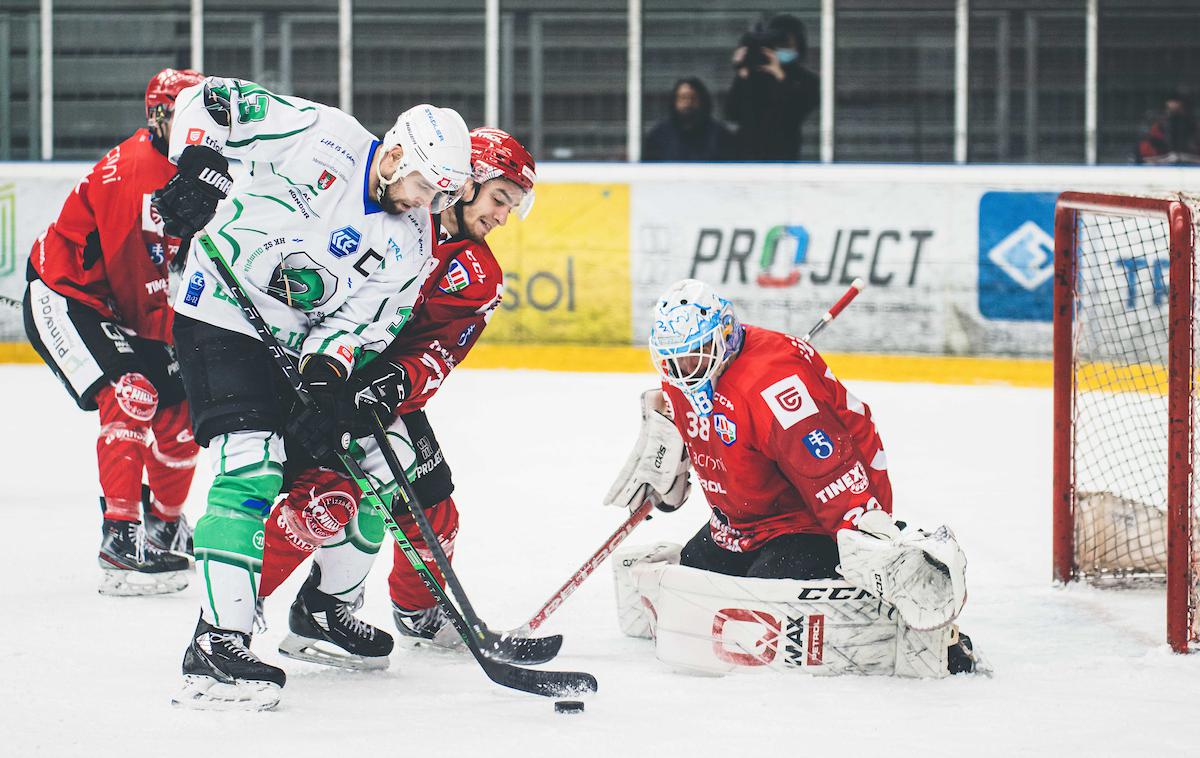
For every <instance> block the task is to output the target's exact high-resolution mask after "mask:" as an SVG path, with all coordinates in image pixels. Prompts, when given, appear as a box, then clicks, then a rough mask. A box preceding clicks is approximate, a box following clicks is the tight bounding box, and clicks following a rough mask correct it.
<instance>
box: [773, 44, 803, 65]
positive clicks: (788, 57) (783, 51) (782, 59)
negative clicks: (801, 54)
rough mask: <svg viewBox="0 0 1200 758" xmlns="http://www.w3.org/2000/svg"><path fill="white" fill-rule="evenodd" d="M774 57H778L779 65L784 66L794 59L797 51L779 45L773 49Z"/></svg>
mask: <svg viewBox="0 0 1200 758" xmlns="http://www.w3.org/2000/svg"><path fill="white" fill-rule="evenodd" d="M775 57H776V58H778V59H779V65H781V66H786V65H787V64H789V63H791V62H792V61H794V60H796V58H797V57H798V53H797V52H796V51H795V50H793V49H792V48H790V47H781V48H779V49H778V50H776V51H775Z"/></svg>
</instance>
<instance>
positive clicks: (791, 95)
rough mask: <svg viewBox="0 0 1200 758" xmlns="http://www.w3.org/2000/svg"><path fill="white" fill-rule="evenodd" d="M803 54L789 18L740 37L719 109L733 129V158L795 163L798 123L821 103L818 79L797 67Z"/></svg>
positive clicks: (796, 25)
mask: <svg viewBox="0 0 1200 758" xmlns="http://www.w3.org/2000/svg"><path fill="white" fill-rule="evenodd" d="M807 51H808V40H807V35H806V34H805V30H804V23H803V22H802V21H800V19H798V18H796V17H795V16H792V15H789V14H782V15H779V16H775V17H774V18H772V19H771V20H770V21H768V22H767V23H766V24H765V25H762V24H760V25H757V26H755V27H754V28H753V29H752V30H750V31H749V32H746V34H744V35H742V38H741V40H740V42H739V44H738V48H737V49H736V50H734V51H733V68H734V71H735V72H736V76H735V77H734V80H733V86H732V87H731V88H730V90H729V99H728V101H727V102H726V106H725V109H726V115H727V116H728V119H729V121H731V122H732V123H734V124H735V125H737V138H736V152H737V157H738V159H740V160H745V161H794V160H799V158H800V145H801V139H800V124H801V123H802V122H803V121H804V119H805V118H807V117H808V115H809V114H810V113H812V112H813V111H814V110H816V108H817V105H818V104H819V103H820V99H821V84H820V79H819V77H818V76H817V75H816V74H814V73H813V72H812V71H809V70H808V69H807V68H805V67H804V64H803V61H804V56H805V53H807Z"/></svg>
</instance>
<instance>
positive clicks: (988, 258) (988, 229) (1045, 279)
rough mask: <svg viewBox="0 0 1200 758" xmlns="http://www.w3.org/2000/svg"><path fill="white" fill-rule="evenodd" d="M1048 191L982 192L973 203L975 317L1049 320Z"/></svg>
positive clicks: (1050, 203) (1050, 251) (1051, 257)
mask: <svg viewBox="0 0 1200 758" xmlns="http://www.w3.org/2000/svg"><path fill="white" fill-rule="evenodd" d="M1057 197H1058V195H1057V194H1055V193H1053V192H987V193H985V194H984V195H983V197H981V198H980V199H979V312H980V314H981V315H982V316H983V317H984V318H987V319H994V320H1004V321H1050V319H1051V318H1052V316H1053V311H1054V236H1053V234H1052V230H1053V229H1054V202H1055V200H1056V199H1057Z"/></svg>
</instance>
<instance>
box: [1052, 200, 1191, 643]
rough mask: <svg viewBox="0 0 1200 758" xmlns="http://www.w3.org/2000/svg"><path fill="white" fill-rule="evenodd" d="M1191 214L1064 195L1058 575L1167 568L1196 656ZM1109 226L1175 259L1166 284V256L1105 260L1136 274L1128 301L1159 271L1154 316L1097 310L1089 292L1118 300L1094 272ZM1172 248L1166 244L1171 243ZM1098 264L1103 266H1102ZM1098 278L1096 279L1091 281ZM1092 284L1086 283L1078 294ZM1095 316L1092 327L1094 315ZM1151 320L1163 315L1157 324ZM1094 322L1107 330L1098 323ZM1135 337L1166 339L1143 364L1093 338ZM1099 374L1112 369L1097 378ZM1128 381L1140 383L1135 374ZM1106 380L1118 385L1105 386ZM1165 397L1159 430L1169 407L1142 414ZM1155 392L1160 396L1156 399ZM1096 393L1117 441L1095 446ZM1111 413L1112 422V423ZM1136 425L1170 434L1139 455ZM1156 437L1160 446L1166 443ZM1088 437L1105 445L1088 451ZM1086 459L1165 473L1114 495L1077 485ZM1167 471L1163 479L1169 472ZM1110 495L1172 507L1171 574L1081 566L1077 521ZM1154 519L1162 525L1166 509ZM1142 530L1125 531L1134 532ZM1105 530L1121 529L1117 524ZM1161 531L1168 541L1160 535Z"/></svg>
mask: <svg viewBox="0 0 1200 758" xmlns="http://www.w3.org/2000/svg"><path fill="white" fill-rule="evenodd" d="M1193 221H1194V219H1193V212H1192V206H1191V205H1190V204H1189V201H1188V200H1187V199H1186V198H1184V197H1182V196H1175V197H1171V198H1149V197H1126V196H1121V195H1106V194H1090V193H1079V192H1066V193H1063V194H1062V195H1060V196H1059V199H1058V204H1057V207H1056V209H1055V217H1054V256H1055V271H1054V277H1055V283H1054V476H1053V493H1054V494H1053V497H1054V531H1053V552H1054V556H1053V565H1054V579H1055V580H1056V581H1058V582H1069V581H1074V580H1077V579H1082V578H1089V579H1092V578H1096V577H1097V576H1098V575H1102V574H1108V575H1110V576H1111V575H1113V574H1119V575H1124V576H1138V575H1149V574H1157V575H1159V576H1162V575H1163V574H1165V578H1166V584H1167V641H1168V643H1169V644H1170V645H1171V648H1172V649H1173V650H1175V651H1176V652H1187V651H1188V648H1189V642H1190V641H1195V640H1196V639H1197V624H1196V617H1197V573H1198V572H1197V567H1196V558H1197V552H1198V551H1197V549H1196V547H1195V546H1194V543H1193V539H1194V536H1195V535H1193V531H1194V519H1195V515H1194V514H1195V512H1196V510H1195V501H1194V497H1195V494H1196V492H1195V487H1194V482H1193V477H1192V472H1193V467H1194V453H1195V448H1196V445H1195V444H1194V430H1193V421H1194V416H1195V415H1196V411H1195V407H1196V392H1195V390H1196V381H1195V371H1196V358H1195V342H1196V340H1195V327H1196V318H1195V313H1194V308H1195V305H1194V298H1193V295H1194V291H1195V289H1196V261H1195V254H1194V253H1195V239H1196V233H1195V227H1194V224H1193ZM1104 229H1117V231H1115V232H1111V233H1110V235H1109V237H1108V240H1107V241H1108V243H1109V244H1112V245H1120V244H1126V245H1128V246H1129V247H1130V248H1133V249H1140V250H1144V249H1147V248H1151V247H1153V248H1155V249H1156V250H1157V255H1159V256H1163V255H1165V256H1168V257H1169V263H1168V266H1169V274H1168V275H1169V283H1168V282H1164V281H1163V280H1162V273H1163V272H1162V271H1161V268H1162V265H1161V258H1158V259H1156V260H1154V261H1152V266H1153V267H1155V270H1153V271H1148V272H1147V271H1145V269H1146V268H1147V266H1148V265H1151V264H1147V262H1146V260H1144V259H1141V260H1137V259H1135V257H1130V258H1124V259H1122V258H1118V259H1115V260H1112V259H1110V261H1109V262H1108V268H1109V269H1114V268H1118V266H1115V265H1114V264H1117V263H1119V264H1121V266H1120V267H1122V268H1124V269H1125V271H1124V272H1121V273H1118V274H1117V275H1116V277H1115V278H1116V279H1117V280H1118V282H1119V278H1120V276H1121V275H1125V276H1127V278H1128V288H1129V295H1128V297H1129V304H1128V306H1127V307H1131V306H1132V305H1133V304H1135V303H1137V295H1136V294H1135V291H1134V288H1135V281H1136V277H1138V276H1142V277H1146V276H1153V277H1155V278H1154V289H1153V299H1154V300H1155V301H1156V305H1157V306H1159V307H1158V315H1157V316H1153V317H1145V316H1144V315H1143V316H1140V317H1139V316H1130V315H1129V311H1126V312H1124V313H1120V312H1116V311H1117V310H1118V309H1117V308H1115V307H1114V306H1113V303H1112V302H1109V303H1106V304H1104V307H1103V308H1101V307H1100V306H1095V307H1096V308H1097V310H1099V311H1101V312H1100V314H1099V315H1092V316H1089V315H1088V313H1087V311H1088V308H1089V300H1093V301H1101V302H1102V301H1103V298H1104V297H1105V296H1107V297H1109V298H1112V297H1114V295H1113V294H1112V292H1113V290H1112V289H1110V290H1108V291H1106V292H1103V293H1101V292H1098V290H1099V288H1100V287H1102V286H1104V285H1103V283H1102V284H1101V285H1095V283H1094V280H1095V279H1096V278H1098V277H1100V276H1105V275H1107V274H1103V273H1101V274H1088V273H1087V272H1086V267H1087V266H1089V265H1096V259H1103V258H1104V256H1105V255H1111V254H1112V252H1113V251H1112V250H1108V251H1101V252H1093V251H1092V248H1093V246H1099V245H1096V244H1095V242H1094V240H1096V241H1100V242H1101V243H1103V237H1102V235H1103V234H1104V233H1105V232H1104V231H1103V230H1104ZM1097 230H1100V231H1097ZM1131 238H1132V239H1131ZM1164 247H1165V248H1166V249H1162V248H1164ZM1096 270H1102V269H1101V267H1100V266H1099V265H1097V268H1096ZM1089 276H1090V277H1091V278H1092V283H1090V284H1089V283H1088V281H1089ZM1115 286H1120V285H1119V284H1118V285H1115ZM1084 289H1088V290H1089V291H1086V292H1085V291H1081V290H1084ZM1164 290H1165V292H1164ZM1160 295H1165V299H1166V301H1167V302H1166V307H1167V312H1166V315H1165V328H1163V327H1164V325H1163V323H1162V322H1163V318H1162V309H1161V304H1160V303H1158V302H1157V301H1158V300H1159V297H1160ZM1089 318H1091V319H1092V322H1093V323H1092V324H1089V323H1088V319H1089ZM1139 318H1140V319H1141V321H1140V322H1139ZM1150 320H1154V321H1155V323H1154V324H1153V325H1149V326H1148V325H1147V324H1148V321H1150ZM1096 322H1099V323H1100V326H1096V325H1095V323H1096ZM1089 330H1090V331H1089ZM1126 336H1128V337H1129V343H1130V344H1134V343H1138V342H1139V340H1140V341H1141V342H1142V343H1145V344H1149V343H1151V342H1154V341H1156V340H1159V339H1160V338H1161V340H1162V341H1165V344H1157V346H1152V347H1151V349H1150V352H1151V353H1153V352H1155V351H1160V352H1159V353H1158V355H1157V357H1154V358H1151V359H1150V360H1142V361H1140V362H1134V363H1129V362H1125V361H1124V356H1122V355H1120V349H1119V346H1118V347H1117V348H1113V349H1112V350H1111V354H1104V351H1103V348H1096V346H1095V345H1093V344H1092V342H1103V341H1104V340H1117V341H1119V340H1121V339H1123V338H1125V337H1126ZM1085 352H1086V357H1082V358H1081V357H1080V355H1081V354H1084V353H1085ZM1097 355H1102V358H1097V357H1096V356H1097ZM1164 364H1165V365H1164ZM1097 367H1099V368H1097ZM1100 374H1106V376H1105V377H1103V378H1097V377H1098V376H1099V375H1100ZM1114 375H1121V376H1124V377H1127V378H1126V379H1125V380H1120V381H1124V382H1125V383H1124V384H1121V383H1120V381H1118V382H1117V383H1114V382H1113V380H1112V376H1114ZM1128 377H1136V379H1134V380H1132V381H1130V380H1129V379H1128ZM1148 377H1149V378H1148ZM1104 382H1109V384H1108V385H1107V386H1100V385H1102V384H1103V383H1104ZM1151 385H1152V386H1151ZM1163 394H1165V395H1166V402H1165V424H1162V425H1161V426H1155V422H1154V419H1153V418H1151V419H1150V421H1149V422H1147V421H1146V418H1145V417H1146V416H1155V417H1156V416H1158V415H1163V414H1159V413H1157V412H1156V413H1153V414H1150V413H1146V414H1139V413H1138V412H1137V411H1138V405H1137V403H1138V402H1144V403H1145V402H1149V403H1153V404H1154V405H1153V407H1154V408H1155V409H1161V407H1162V397H1161V396H1162V395H1163ZM1151 395H1158V397H1157V398H1153V397H1149V396H1151ZM1096 397H1101V401H1100V402H1104V403H1107V406H1106V410H1105V411H1104V412H1105V413H1106V414H1107V416H1106V417H1105V419H1103V420H1102V423H1104V424H1108V425H1109V426H1110V429H1109V430H1108V431H1107V432H1102V433H1101V434H1100V435H1098V436H1100V437H1103V436H1104V434H1105V433H1107V434H1108V435H1110V437H1109V440H1108V441H1107V442H1108V444H1105V443H1099V444H1097V443H1095V442H1090V443H1088V442H1085V441H1084V439H1083V438H1084V435H1086V434H1087V433H1088V431H1089V430H1088V429H1085V428H1084V424H1085V423H1087V424H1092V425H1096V424H1097V423H1101V422H1097V420H1096V416H1097V415H1098V413H1099V412H1098V411H1096V410H1095V409H1091V410H1083V408H1084V406H1085V404H1087V403H1095V404H1096V405H1099V403H1097V402H1096V401H1095V400H1094V399H1095V398H1096ZM1131 398H1132V399H1131ZM1139 398H1140V400H1139ZM1147 407H1149V406H1147ZM1089 413H1090V414H1091V416H1090V417H1089V416H1088V414H1089ZM1108 416H1112V417H1115V418H1112V419H1108ZM1139 416H1141V417H1142V418H1139ZM1085 417H1086V422H1085V420H1084V419H1085ZM1137 424H1141V427H1142V428H1141V429H1138V430H1133V431H1130V432H1129V434H1130V436H1132V437H1136V436H1137V435H1139V434H1140V435H1149V436H1150V437H1161V436H1162V435H1165V436H1166V444H1165V446H1163V448H1162V449H1158V450H1155V451H1153V452H1150V453H1140V452H1139V450H1137V449H1136V445H1135V444H1134V443H1128V444H1126V442H1125V440H1126V436H1125V431H1126V430H1131V429H1132V427H1133V426H1134V425H1137ZM1113 441H1116V442H1115V443H1114V442H1113ZM1158 442H1160V443H1161V439H1160V440H1158ZM1088 444H1091V445H1092V447H1093V448H1094V449H1095V450H1097V451H1099V452H1095V453H1087V452H1081V451H1084V449H1085V448H1086V447H1087V446H1088ZM1164 452H1165V457H1164V455H1163V453H1164ZM1088 455H1093V458H1095V459H1094V460H1088V459H1087V456H1088ZM1139 456H1140V457H1139ZM1117 459H1120V460H1117ZM1089 465H1090V466H1092V467H1093V469H1094V468H1096V467H1097V466H1099V467H1101V468H1103V469H1104V470H1105V471H1108V470H1109V469H1112V470H1116V469H1121V470H1122V471H1124V472H1125V473H1127V474H1128V473H1129V472H1135V473H1134V474H1133V476H1135V477H1136V476H1137V474H1136V472H1139V471H1140V472H1142V473H1144V474H1145V475H1146V477H1147V478H1158V479H1160V480H1161V481H1162V482H1163V485H1162V486H1156V487H1151V488H1150V489H1151V490H1152V492H1151V493H1150V494H1148V495H1147V494H1143V493H1138V494H1136V495H1132V494H1130V492H1129V491H1125V492H1121V491H1120V488H1119V487H1118V488H1116V490H1115V494H1114V493H1113V492H1104V493H1095V492H1085V491H1084V490H1085V489H1086V486H1087V485H1086V483H1081V482H1079V481H1077V477H1083V478H1086V477H1085V476H1084V475H1082V474H1081V471H1082V470H1083V469H1084V468H1086V467H1087V466H1089ZM1164 467H1165V469H1166V471H1165V476H1164V472H1162V471H1161V470H1160V469H1161V468H1164ZM1085 473H1086V472H1085ZM1112 476H1113V477H1114V478H1115V477H1118V476H1119V475H1118V474H1115V473H1114V474H1112ZM1094 478H1098V479H1103V478H1105V475H1104V474H1103V473H1102V474H1101V475H1099V476H1097V477H1094ZM1127 489H1128V488H1127ZM1089 498H1093V499H1090V500H1089ZM1104 499H1107V500H1106V502H1111V503H1119V504H1121V506H1123V507H1131V508H1138V509H1141V510H1142V511H1146V512H1150V513H1152V514H1153V513H1154V511H1153V510H1152V509H1154V508H1158V509H1165V524H1166V526H1165V542H1166V548H1165V552H1166V558H1165V571H1164V570H1163V568H1164V567H1163V566H1162V565H1161V564H1155V567H1153V568H1149V569H1146V568H1145V567H1142V566H1132V567H1131V566H1129V565H1126V566H1124V567H1122V568H1120V569H1117V570H1112V569H1106V568H1097V567H1096V566H1094V565H1083V566H1081V565H1080V560H1079V556H1080V552H1078V551H1079V550H1080V543H1081V542H1083V541H1084V539H1083V538H1081V537H1080V534H1081V532H1080V531H1078V529H1086V528H1090V527H1089V523H1087V521H1086V519H1087V518H1090V516H1088V517H1086V518H1085V515H1084V512H1083V511H1081V510H1080V509H1081V504H1082V505H1089V506H1090V504H1091V503H1097V502H1100V501H1102V500H1104ZM1147 501H1153V502H1149V506H1150V507H1146V506H1145V505H1144V503H1145V502H1147ZM1163 501H1165V502H1163ZM1077 517H1079V522H1078V523H1077ZM1110 521H1111V522H1112V523H1119V524H1132V522H1133V519H1132V518H1129V517H1125V518H1123V519H1122V518H1120V517H1117V518H1114V519H1111V520H1110ZM1156 523H1157V524H1158V526H1159V530H1161V524H1162V518H1161V516H1159V518H1158V521H1157V522H1156ZM1136 526H1137V525H1132V526H1123V527H1121V528H1122V529H1124V528H1129V529H1136ZM1108 528H1115V527H1111V524H1110V526H1109V527H1108ZM1159 534H1160V538H1159V539H1160V540H1161V531H1159ZM1160 544H1161V543H1160ZM1150 563H1155V562H1154V561H1150Z"/></svg>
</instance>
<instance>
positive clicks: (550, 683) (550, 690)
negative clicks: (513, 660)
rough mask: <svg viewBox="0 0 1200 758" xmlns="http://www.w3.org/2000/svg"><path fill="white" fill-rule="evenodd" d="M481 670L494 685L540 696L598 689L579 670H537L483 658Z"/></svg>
mask: <svg viewBox="0 0 1200 758" xmlns="http://www.w3.org/2000/svg"><path fill="white" fill-rule="evenodd" d="M479 665H481V666H483V670H484V673H486V674H487V675H488V677H489V678H490V679H491V680H492V681H493V682H495V683H496V684H500V685H503V686H505V687H509V688H511V689H514V690H521V691H522V692H528V693H530V694H533V695H541V696H542V697H570V696H572V695H590V694H592V693H594V692H595V691H596V690H597V689H599V686H600V685H599V683H598V682H597V681H596V677H594V676H592V675H591V674H588V673H584V672H582V671H540V670H538V669H525V668H520V667H518V666H512V665H508V664H505V663H501V662H500V661H494V660H491V659H489V658H484V659H483V660H481V661H480V662H479Z"/></svg>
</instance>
